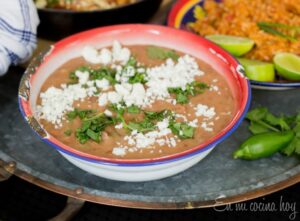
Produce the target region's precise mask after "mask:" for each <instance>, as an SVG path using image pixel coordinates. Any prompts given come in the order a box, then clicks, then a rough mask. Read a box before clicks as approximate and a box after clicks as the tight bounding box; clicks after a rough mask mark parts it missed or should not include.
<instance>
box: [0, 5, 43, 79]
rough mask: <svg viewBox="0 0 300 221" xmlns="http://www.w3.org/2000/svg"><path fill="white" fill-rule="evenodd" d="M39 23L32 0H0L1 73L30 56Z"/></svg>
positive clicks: (34, 44)
mask: <svg viewBox="0 0 300 221" xmlns="http://www.w3.org/2000/svg"><path fill="white" fill-rule="evenodd" d="M38 24H39V18H38V15H37V11H36V7H35V5H34V3H33V1H32V0H0V75H3V74H4V73H6V72H7V69H8V67H9V66H10V65H11V64H14V65H16V64H18V63H22V62H24V61H26V60H27V59H29V58H30V56H31V54H32V52H33V50H34V49H35V47H36V29H37V26H38Z"/></svg>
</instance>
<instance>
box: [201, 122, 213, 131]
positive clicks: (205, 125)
mask: <svg viewBox="0 0 300 221" xmlns="http://www.w3.org/2000/svg"><path fill="white" fill-rule="evenodd" d="M201 127H202V128H203V129H204V130H205V131H208V132H212V131H213V128H211V127H208V124H207V123H206V122H202V124H201Z"/></svg>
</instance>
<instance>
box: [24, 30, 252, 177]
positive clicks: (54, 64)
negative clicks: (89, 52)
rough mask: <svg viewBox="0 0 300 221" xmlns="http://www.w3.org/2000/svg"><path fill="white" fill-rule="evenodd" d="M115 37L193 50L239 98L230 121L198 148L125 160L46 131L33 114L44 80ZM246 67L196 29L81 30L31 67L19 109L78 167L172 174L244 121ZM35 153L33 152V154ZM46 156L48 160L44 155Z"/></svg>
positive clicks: (105, 173) (104, 172) (105, 172)
mask: <svg viewBox="0 0 300 221" xmlns="http://www.w3.org/2000/svg"><path fill="white" fill-rule="evenodd" d="M114 40H118V41H120V42H121V43H122V44H124V45H136V44H142V45H149V44H151V45H157V46H163V47H167V48H172V49H175V50H178V51H182V52H184V53H187V54H190V55H192V56H194V57H196V58H198V59H201V60H203V61H205V62H206V63H208V64H209V65H211V66H212V67H213V68H214V69H215V70H216V71H217V72H218V73H220V74H221V75H223V76H224V77H225V79H226V80H227V83H228V84H229V86H230V89H231V91H232V93H233V95H234V98H235V99H236V103H237V108H236V110H235V113H234V116H233V118H232V120H231V122H230V123H229V124H228V125H227V126H226V127H225V128H224V129H223V130H222V131H221V132H219V133H218V134H217V135H216V136H214V137H213V138H211V139H209V140H207V141H206V142H204V143H201V144H199V145H198V146H196V147H191V148H190V149H188V150H186V151H184V152H181V153H177V154H173V155H170V156H165V157H159V158H151V159H138V160H123V159H108V158H103V157H97V156H93V155H89V154H86V153H83V152H79V151H78V150H75V149H73V148H72V147H69V146H66V145H65V144H63V143H61V142H60V141H59V140H57V139H55V138H54V137H53V136H51V134H49V133H47V131H45V130H44V129H43V128H42V127H41V125H40V124H39V122H38V121H37V120H36V118H35V116H34V110H35V108H36V100H37V97H38V94H39V91H40V89H41V86H42V85H43V83H44V82H45V80H46V79H47V78H48V77H49V76H50V75H51V74H52V73H53V72H54V71H55V69H57V68H58V67H59V66H61V65H62V64H64V63H65V62H66V61H68V60H70V59H72V58H75V57H78V56H80V55H81V51H82V49H83V48H84V47H85V46H86V45H92V46H95V47H97V48H102V47H107V46H110V45H111V44H112V42H113V41H114ZM242 71H243V69H242V67H241V65H239V63H238V62H237V61H236V60H235V59H234V58H233V57H232V56H231V55H229V54H228V53H227V52H225V51H224V50H223V49H221V48H220V47H218V46H216V45H215V44H213V43H211V42H209V41H207V40H205V39H204V38H201V37H199V36H196V35H194V34H192V33H189V32H185V31H181V30H176V29H172V28H168V27H163V26H155V25H118V26H109V27H104V28H98V29H93V30H90V31H86V32H82V33H79V34H76V35H73V36H71V37H68V38H66V39H64V40H62V41H59V42H58V43H56V44H55V45H54V46H53V47H52V48H51V49H50V50H49V51H48V52H47V53H45V54H44V55H41V56H38V57H37V58H36V59H35V61H33V62H32V64H31V65H30V66H29V67H28V69H27V70H26V73H25V74H24V76H23V78H22V80H21V83H20V88H19V106H20V110H21V112H22V114H23V116H24V118H25V119H26V120H27V122H28V123H29V124H30V126H31V127H32V128H33V130H34V131H35V132H36V133H37V135H38V136H39V137H41V139H42V140H43V141H44V142H46V143H48V144H50V145H51V146H52V147H54V148H55V149H57V150H58V151H59V152H60V153H61V154H62V156H64V157H65V158H66V159H67V160H69V161H70V162H71V163H73V164H74V165H76V166H77V167H79V168H81V169H83V170H85V171H87V172H89V173H92V174H95V175H97V176H100V177H104V178H108V179H113V180H119V181H148V180H155V179H161V178H164V177H168V176H171V175H174V174H177V173H179V172H182V171H184V170H186V169H187V168H189V167H191V166H193V165H195V164H196V163H198V162H199V161H200V160H202V159H203V158H204V157H205V156H206V155H207V154H208V153H209V152H210V151H211V150H212V149H213V148H214V147H215V146H216V145H217V144H218V143H219V142H221V141H222V140H224V139H226V138H227V137H228V136H229V135H230V134H231V133H232V132H233V131H234V130H235V129H236V128H237V127H238V125H239V124H240V123H241V121H242V120H243V118H244V116H245V113H246V112H247V110H248V107H249V103H250V99H251V91H250V86H249V81H248V80H247V79H245V77H244V75H243V74H242ZM33 154H34V153H33ZM45 160H47V159H45Z"/></svg>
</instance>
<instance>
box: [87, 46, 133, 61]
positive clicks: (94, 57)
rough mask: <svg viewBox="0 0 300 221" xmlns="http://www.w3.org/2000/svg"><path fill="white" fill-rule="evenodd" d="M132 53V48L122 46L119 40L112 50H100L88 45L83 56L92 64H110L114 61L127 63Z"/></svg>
mask: <svg viewBox="0 0 300 221" xmlns="http://www.w3.org/2000/svg"><path fill="white" fill-rule="evenodd" d="M130 55H131V53H130V50H129V49H128V48H122V46H121V44H120V43H119V42H118V41H114V43H113V47H112V50H109V49H107V48H103V49H101V50H100V51H98V50H97V49H96V48H94V47H91V46H86V47H84V49H83V51H82V57H83V58H84V59H85V60H86V61H87V62H89V63H92V64H104V65H109V64H112V63H113V62H117V63H121V64H126V63H127V61H128V60H129V58H130Z"/></svg>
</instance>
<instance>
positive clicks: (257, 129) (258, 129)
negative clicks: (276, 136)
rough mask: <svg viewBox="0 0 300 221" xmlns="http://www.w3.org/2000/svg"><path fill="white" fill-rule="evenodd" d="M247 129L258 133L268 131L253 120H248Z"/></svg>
mask: <svg viewBox="0 0 300 221" xmlns="http://www.w3.org/2000/svg"><path fill="white" fill-rule="evenodd" d="M249 130H250V131H251V133H253V134H260V133H265V132H268V131H270V130H269V129H268V128H267V127H266V126H263V125H260V124H258V123H256V122H255V121H251V122H250V126H249Z"/></svg>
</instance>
